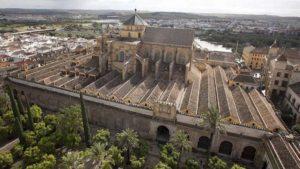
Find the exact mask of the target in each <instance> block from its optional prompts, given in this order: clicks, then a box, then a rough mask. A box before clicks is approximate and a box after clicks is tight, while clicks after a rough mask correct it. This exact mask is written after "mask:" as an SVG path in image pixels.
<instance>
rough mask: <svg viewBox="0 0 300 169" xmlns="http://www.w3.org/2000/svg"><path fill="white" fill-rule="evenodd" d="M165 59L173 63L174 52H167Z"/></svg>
mask: <svg viewBox="0 0 300 169" xmlns="http://www.w3.org/2000/svg"><path fill="white" fill-rule="evenodd" d="M164 61H165V62H166V63H171V62H172V61H173V54H172V53H171V52H167V54H166V57H165V59H164Z"/></svg>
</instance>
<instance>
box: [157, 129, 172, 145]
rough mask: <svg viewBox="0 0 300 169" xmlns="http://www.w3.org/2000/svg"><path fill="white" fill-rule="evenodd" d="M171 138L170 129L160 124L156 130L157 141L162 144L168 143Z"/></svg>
mask: <svg viewBox="0 0 300 169" xmlns="http://www.w3.org/2000/svg"><path fill="white" fill-rule="evenodd" d="M169 139H170V133H169V129H168V128H167V127H165V126H159V127H158V128H157V132H156V141H157V142H158V143H160V144H166V143H167V142H168V141H169Z"/></svg>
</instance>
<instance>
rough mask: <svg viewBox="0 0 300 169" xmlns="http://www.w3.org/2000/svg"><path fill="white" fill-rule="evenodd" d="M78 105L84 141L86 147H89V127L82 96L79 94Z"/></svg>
mask: <svg viewBox="0 0 300 169" xmlns="http://www.w3.org/2000/svg"><path fill="white" fill-rule="evenodd" d="M80 105H81V115H82V122H83V129H84V140H85V144H86V146H87V147H90V146H91V133H90V126H89V122H88V117H87V114H86V110H85V105H84V100H83V94H82V93H80Z"/></svg>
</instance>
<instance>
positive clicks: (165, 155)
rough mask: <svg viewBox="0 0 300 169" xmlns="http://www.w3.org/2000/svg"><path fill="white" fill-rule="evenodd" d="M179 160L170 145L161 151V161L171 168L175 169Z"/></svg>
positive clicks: (177, 153)
mask: <svg viewBox="0 0 300 169" xmlns="http://www.w3.org/2000/svg"><path fill="white" fill-rule="evenodd" d="M178 160H179V152H177V150H176V149H175V147H174V146H173V145H172V144H169V143H168V144H166V145H164V146H163V148H162V151H161V161H162V162H163V163H165V164H167V165H168V166H170V167H171V168H177V165H178Z"/></svg>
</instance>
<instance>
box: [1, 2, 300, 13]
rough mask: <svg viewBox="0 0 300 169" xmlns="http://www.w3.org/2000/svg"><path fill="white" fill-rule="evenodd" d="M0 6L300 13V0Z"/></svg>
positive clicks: (10, 5) (12, 4) (4, 5)
mask: <svg viewBox="0 0 300 169" xmlns="http://www.w3.org/2000/svg"><path fill="white" fill-rule="evenodd" d="M0 8H40V9H41V8H42V9H118V10H131V9H132V10H133V9H134V8H137V9H138V10H147V11H177V12H193V13H235V14H269V15H279V16H300V0H0Z"/></svg>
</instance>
